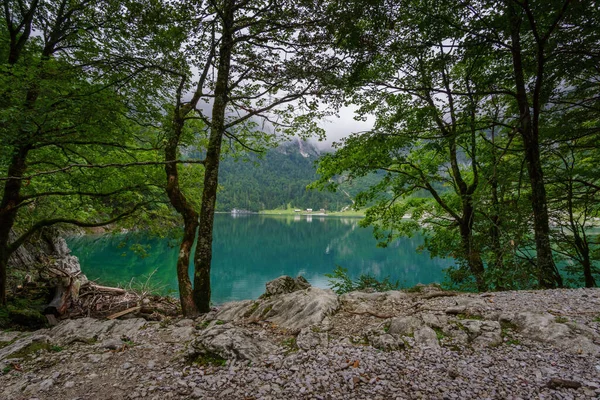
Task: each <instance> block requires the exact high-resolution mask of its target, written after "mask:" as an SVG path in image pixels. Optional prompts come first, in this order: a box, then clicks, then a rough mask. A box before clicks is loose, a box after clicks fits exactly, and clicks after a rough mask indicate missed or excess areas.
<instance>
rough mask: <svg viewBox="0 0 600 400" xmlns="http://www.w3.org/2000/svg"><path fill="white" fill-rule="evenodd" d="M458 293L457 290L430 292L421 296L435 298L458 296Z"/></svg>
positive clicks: (427, 298)
mask: <svg viewBox="0 0 600 400" xmlns="http://www.w3.org/2000/svg"><path fill="white" fill-rule="evenodd" d="M459 294H460V293H458V292H431V293H427V294H424V295H423V296H422V297H423V299H425V300H429V299H435V298H436V297H451V296H458V295H459Z"/></svg>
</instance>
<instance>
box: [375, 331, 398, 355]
mask: <svg viewBox="0 0 600 400" xmlns="http://www.w3.org/2000/svg"><path fill="white" fill-rule="evenodd" d="M368 340H369V344H370V345H371V346H373V347H375V348H376V349H379V350H383V351H394V350H399V349H401V348H403V347H404V342H403V341H400V340H397V339H396V338H395V337H394V336H392V335H390V334H388V333H384V334H382V335H376V336H370V337H369V338H368Z"/></svg>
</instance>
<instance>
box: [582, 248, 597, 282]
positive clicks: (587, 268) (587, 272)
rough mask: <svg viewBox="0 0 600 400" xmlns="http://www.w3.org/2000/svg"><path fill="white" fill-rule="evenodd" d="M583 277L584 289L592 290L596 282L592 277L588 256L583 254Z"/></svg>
mask: <svg viewBox="0 0 600 400" xmlns="http://www.w3.org/2000/svg"><path fill="white" fill-rule="evenodd" d="M582 264H583V277H584V279H585V287H587V288H593V287H596V280H595V279H594V275H592V263H591V261H590V257H589V254H585V257H584V259H583V263H582Z"/></svg>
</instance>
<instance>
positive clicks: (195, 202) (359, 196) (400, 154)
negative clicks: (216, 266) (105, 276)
mask: <svg viewBox="0 0 600 400" xmlns="http://www.w3.org/2000/svg"><path fill="white" fill-rule="evenodd" d="M599 27H600V7H599V6H598V4H597V3H596V2H595V1H594V0H582V1H572V0H561V1H558V0H546V1H541V0H466V1H463V2H448V1H442V0H406V1H398V2H389V1H385V0H350V1H336V0H331V1H327V0H323V1H320V0H317V1H304V0H300V1H288V0H269V1H266V0H207V1H202V0H197V1H162V0H142V1H129V0H126V1H114V0H99V1H94V2H92V1H87V0H84V1H69V0H46V1H42V0H3V17H2V23H1V24H0V197H1V200H0V299H2V302H3V303H4V302H6V298H7V289H8V285H7V280H8V277H9V273H10V259H11V256H12V255H14V253H15V251H16V250H17V249H19V248H20V247H21V246H22V245H23V244H24V243H27V242H28V241H30V240H31V239H33V238H34V237H36V235H39V233H40V232H41V231H43V230H44V229H47V228H48V227H52V226H60V227H73V226H76V227H82V228H92V227H98V226H111V227H113V228H115V229H121V228H125V229H135V230H145V231H148V232H151V233H154V234H157V235H161V234H165V232H166V231H168V230H173V229H176V230H177V231H178V232H179V236H178V240H179V244H178V246H179V249H180V251H179V253H178V259H177V262H176V265H175V266H174V268H175V269H176V270H177V274H178V281H179V293H180V300H181V305H182V309H183V313H184V314H185V315H196V314H198V313H204V312H207V311H208V310H209V309H210V297H211V290H210V270H211V260H212V235H213V221H214V213H215V211H216V210H217V208H218V207H219V206H218V203H217V195H218V193H219V192H223V193H227V190H228V187H227V180H224V181H222V182H220V181H219V171H220V169H221V168H222V165H221V160H222V159H224V158H227V157H234V158H235V157H237V158H240V159H242V160H243V159H250V160H252V157H255V156H254V154H263V153H265V152H268V151H269V150H270V149H273V148H274V147H276V146H277V145H278V143H281V142H284V141H287V140H289V139H290V138H292V137H299V138H301V139H307V138H315V139H319V138H322V137H323V136H324V134H325V132H324V130H323V127H322V125H321V124H320V121H322V120H323V119H324V118H327V117H328V116H334V115H337V113H338V112H339V111H340V109H342V108H343V107H348V106H353V107H355V108H357V110H358V111H357V113H356V115H355V118H356V119H357V120H367V119H371V120H373V121H374V124H373V127H372V129H370V130H368V131H363V132H347V135H346V136H345V138H344V139H342V140H340V141H339V142H338V143H336V144H335V146H334V151H333V152H331V153H328V154H325V155H324V156H323V157H321V158H320V160H319V166H318V174H319V176H318V177H317V178H316V180H315V182H313V183H312V184H311V185H310V186H311V188H313V189H320V190H330V191H336V190H339V189H340V187H341V186H342V185H344V184H346V183H347V182H350V181H353V180H356V179H361V178H364V177H369V176H373V174H377V176H378V177H379V176H381V178H378V179H376V180H373V179H371V180H369V179H367V180H366V181H365V182H369V184H368V185H365V187H363V188H361V189H362V190H360V191H359V192H358V193H353V194H354V199H353V200H354V201H355V203H354V206H355V207H356V208H363V207H367V212H366V217H365V218H364V219H363V220H362V222H361V223H362V224H363V225H365V226H372V227H373V229H374V234H375V235H376V237H377V238H378V239H379V240H380V242H381V245H383V246H385V245H386V244H388V243H390V242H391V241H393V240H394V239H395V238H397V237H399V236H411V235H413V234H415V233H420V234H422V235H423V236H424V237H425V244H424V248H426V249H427V250H429V251H430V252H431V254H432V255H435V256H442V257H453V258H455V259H456V260H457V262H458V266H457V267H456V268H455V269H453V270H452V271H450V272H449V274H450V275H449V276H450V278H451V280H452V282H453V283H454V284H455V285H456V286H457V287H458V288H461V289H467V290H479V291H486V290H508V289H524V288H557V287H564V286H566V285H579V286H586V287H594V286H596V285H597V282H598V279H600V276H599V273H600V269H599V260H600V242H599V240H600V230H599V228H598V224H599V223H600V201H599V196H600V173H599V170H598V165H599V162H600V148H599V146H598V144H599V143H600V140H599V138H600V112H599V111H600V29H598V28H599ZM230 165H231V164H230ZM235 165H236V166H237V167H238V168H237V169H238V170H243V172H245V173H246V174H251V172H250V171H252V168H254V164H253V162H247V163H244V162H243V161H242V162H240V163H237V164H235ZM282 165H283V164H282ZM235 169H236V168H234V170H235ZM236 173H237V172H236ZM253 176H256V175H253ZM289 185H290V186H289V187H288V188H287V189H288V190H289V191H292V190H300V189H299V188H297V187H296V186H297V185H296V186H294V187H292V186H293V185H294V182H289ZM229 190H231V188H230V189H229ZM323 195H324V196H325V195H326V194H323ZM277 203H281V201H279V200H278V201H277ZM194 243H196V246H195V248H193V244H194ZM192 262H193V265H194V273H193V276H192V277H191V278H190V276H189V275H188V267H189V265H190V263H192Z"/></svg>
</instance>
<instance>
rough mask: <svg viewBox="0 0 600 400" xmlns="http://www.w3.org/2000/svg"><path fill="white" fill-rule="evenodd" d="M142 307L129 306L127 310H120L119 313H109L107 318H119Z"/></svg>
mask: <svg viewBox="0 0 600 400" xmlns="http://www.w3.org/2000/svg"><path fill="white" fill-rule="evenodd" d="M141 308H142V307H140V306H136V307H131V308H128V309H127V310H123V311H119V312H118V313H114V314H112V315H109V316H108V317H106V318H107V319H115V318H119V317H122V316H123V315H126V314H129V313H132V312H134V311H138V310H139V309H141Z"/></svg>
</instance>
